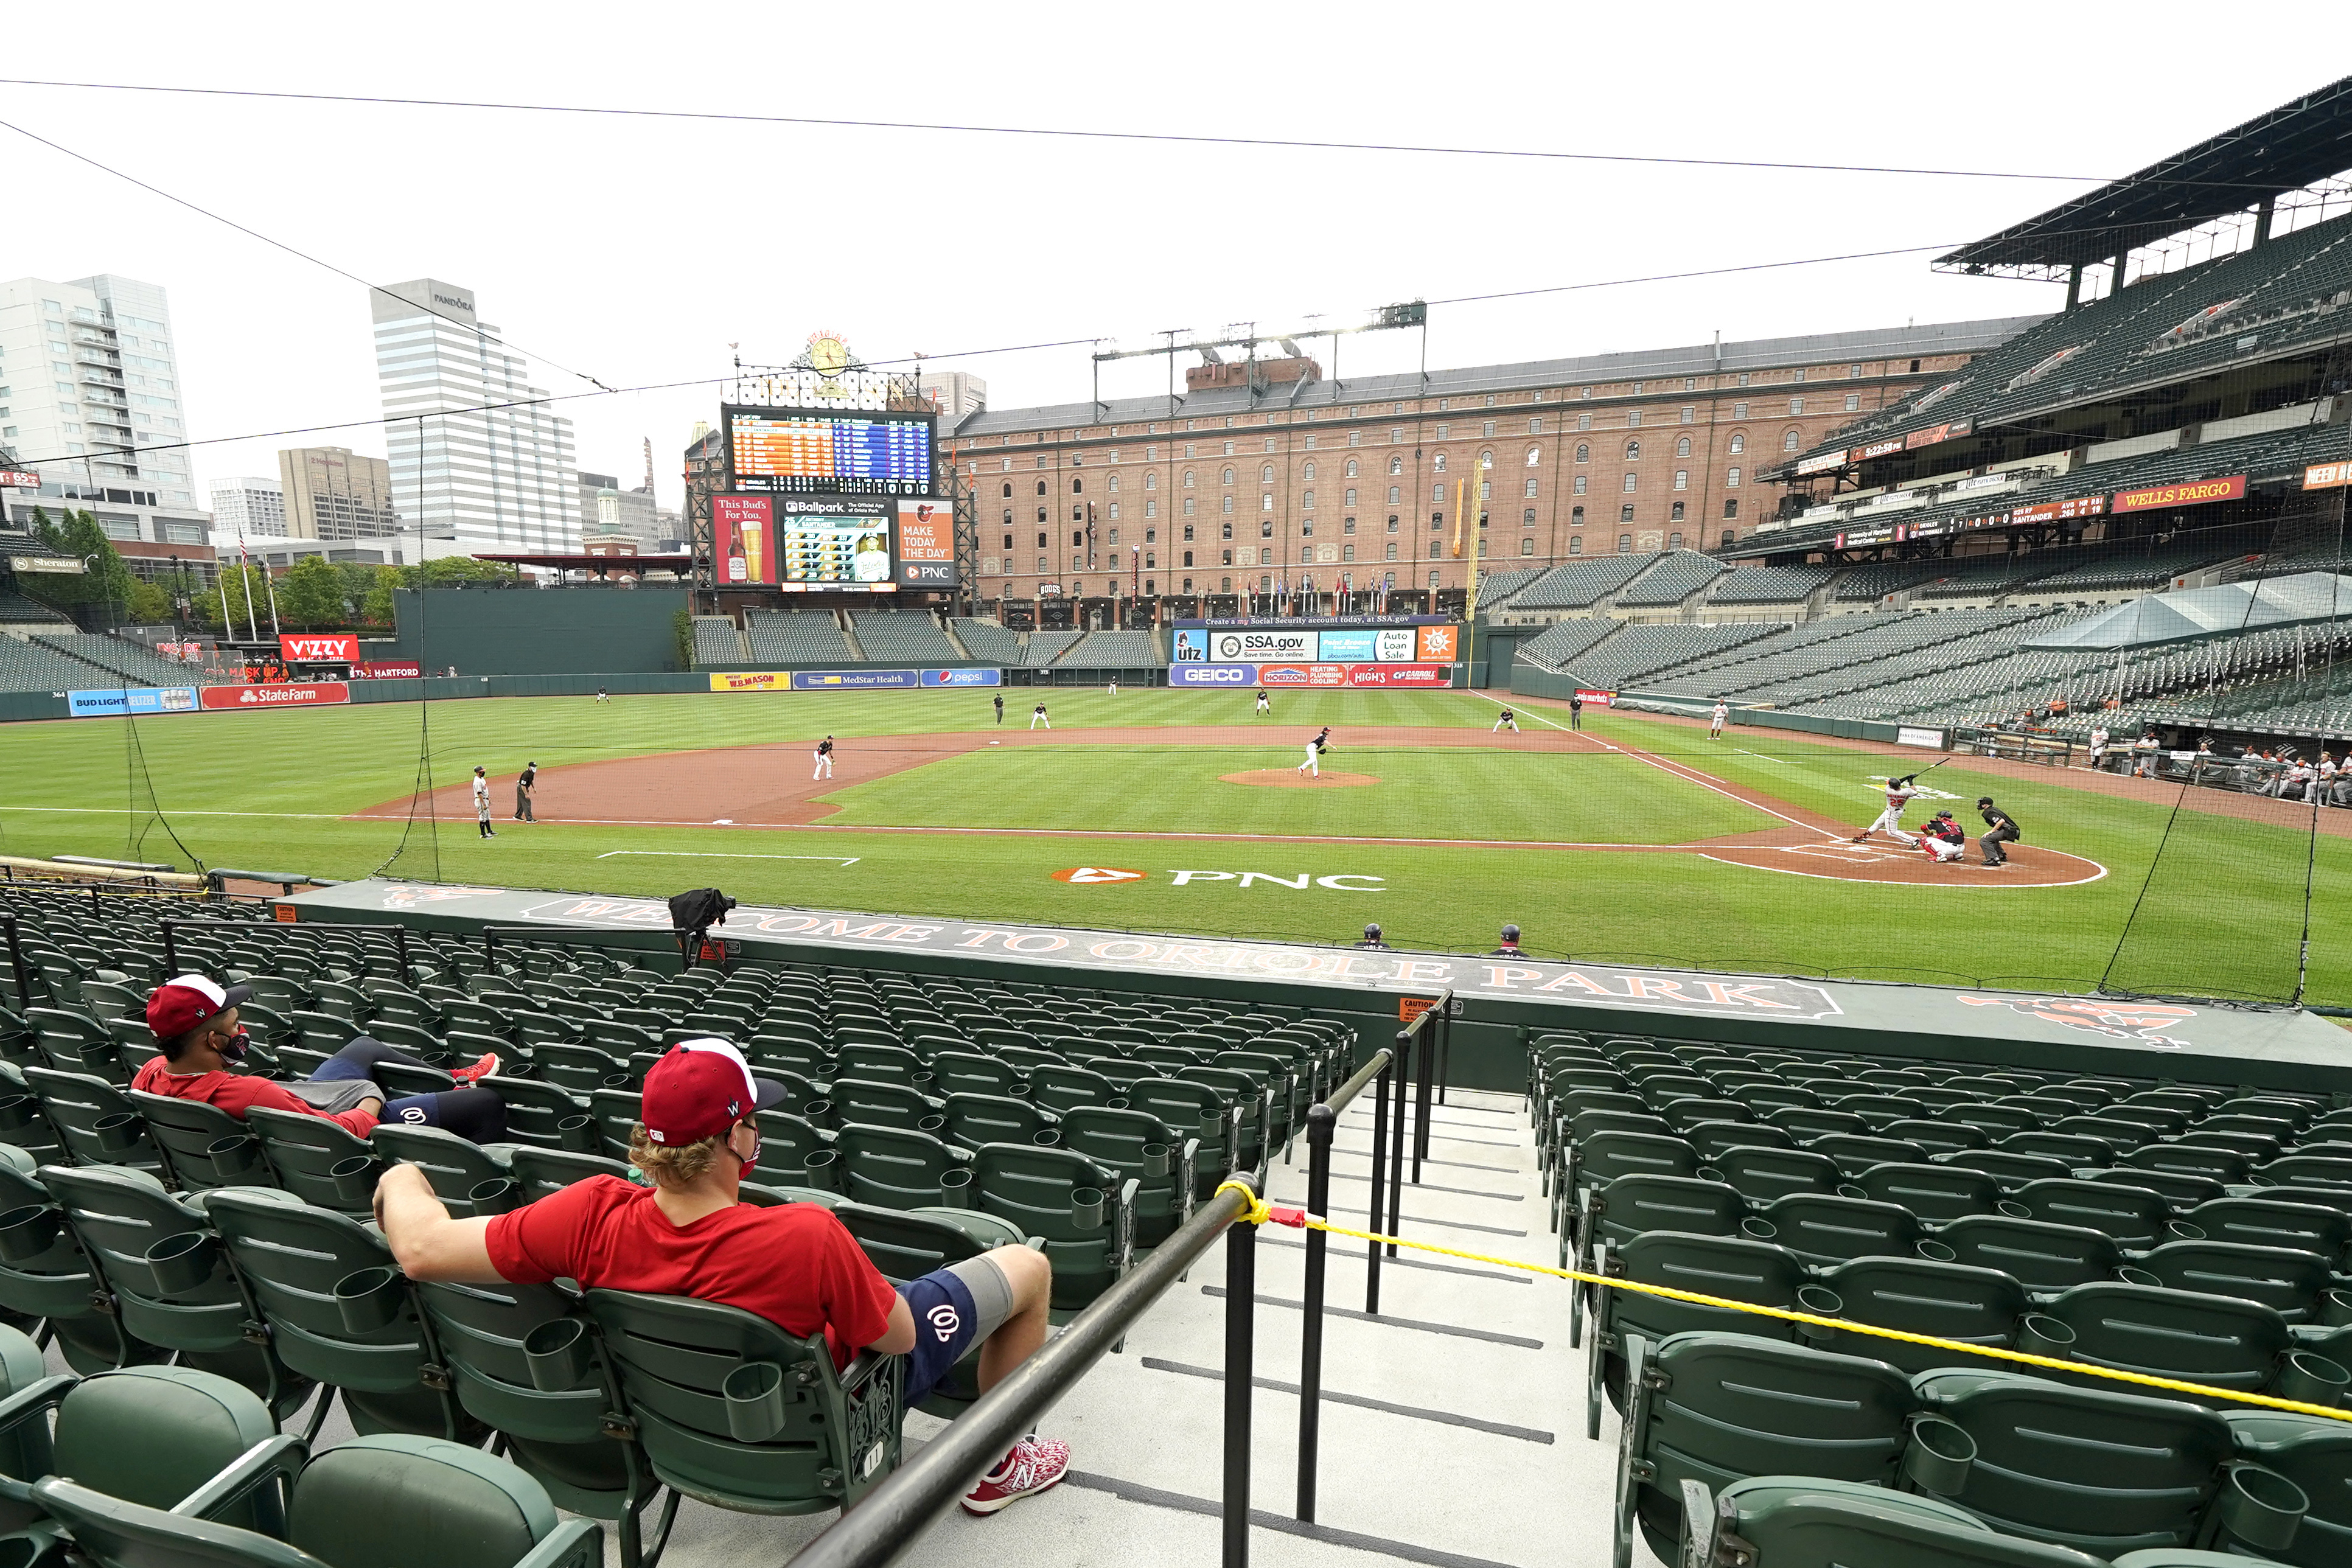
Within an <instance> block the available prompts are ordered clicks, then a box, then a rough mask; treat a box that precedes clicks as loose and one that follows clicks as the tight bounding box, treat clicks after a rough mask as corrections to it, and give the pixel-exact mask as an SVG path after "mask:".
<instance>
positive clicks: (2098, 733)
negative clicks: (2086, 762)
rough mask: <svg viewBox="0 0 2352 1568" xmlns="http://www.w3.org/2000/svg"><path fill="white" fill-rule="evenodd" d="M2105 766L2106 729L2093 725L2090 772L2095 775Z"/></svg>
mask: <svg viewBox="0 0 2352 1568" xmlns="http://www.w3.org/2000/svg"><path fill="white" fill-rule="evenodd" d="M2106 765H2107V727H2106V726H2105V725H2104V724H2095V725H2093V726H2092V727H2091V771H2092V772H2094V773H2096V772H2098V771H2099V770H2100V769H2101V768H2105V766H2106Z"/></svg>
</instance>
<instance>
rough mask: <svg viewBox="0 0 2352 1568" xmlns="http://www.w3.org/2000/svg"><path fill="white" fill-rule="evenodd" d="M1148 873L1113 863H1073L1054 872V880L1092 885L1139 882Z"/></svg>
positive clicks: (1078, 884) (1079, 884)
mask: <svg viewBox="0 0 2352 1568" xmlns="http://www.w3.org/2000/svg"><path fill="white" fill-rule="evenodd" d="M1148 874H1149V873H1145V872H1139V871H1127V870H1124V869H1122V868H1120V867H1118V866H1115V865H1074V866H1072V867H1070V868H1069V869H1068V870H1066V871H1057V872H1055V873H1054V880H1055V882H1066V883H1070V884H1071V885H1072V886H1093V885H1095V884H1097V883H1108V882H1141V881H1142V880H1143V879H1144V878H1145V876H1146V875H1148Z"/></svg>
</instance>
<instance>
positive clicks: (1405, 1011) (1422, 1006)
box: [1397, 997, 1437, 1023]
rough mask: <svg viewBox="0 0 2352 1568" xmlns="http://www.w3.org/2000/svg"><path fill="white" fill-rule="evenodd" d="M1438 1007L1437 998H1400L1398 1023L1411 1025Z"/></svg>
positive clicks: (1398, 1000)
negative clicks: (1413, 1021)
mask: <svg viewBox="0 0 2352 1568" xmlns="http://www.w3.org/2000/svg"><path fill="white" fill-rule="evenodd" d="M1436 1005H1437V998H1435V997H1399V998H1397V1022H1399V1023H1411V1022H1412V1020H1413V1019H1417V1018H1419V1017H1420V1016H1421V1015H1422V1014H1423V1013H1425V1012H1427V1011H1428V1010H1429V1009H1432V1008H1433V1007H1435V1006H1436Z"/></svg>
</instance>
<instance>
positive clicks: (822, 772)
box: [809, 735, 833, 780]
mask: <svg viewBox="0 0 2352 1568" xmlns="http://www.w3.org/2000/svg"><path fill="white" fill-rule="evenodd" d="M832 777H833V737H831V736H829V735H828V736H826V737H824V739H823V740H820V741H818V742H817V743H816V771H815V772H814V773H812V774H810V775H809V778H810V779H812V780H814V779H830V778H832Z"/></svg>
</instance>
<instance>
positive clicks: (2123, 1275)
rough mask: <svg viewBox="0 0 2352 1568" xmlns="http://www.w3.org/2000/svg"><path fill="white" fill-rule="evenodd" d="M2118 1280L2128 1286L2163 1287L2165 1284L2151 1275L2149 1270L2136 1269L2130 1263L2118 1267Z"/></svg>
mask: <svg viewBox="0 0 2352 1568" xmlns="http://www.w3.org/2000/svg"><path fill="white" fill-rule="evenodd" d="M2116 1279H2118V1280H2121V1281H2123V1282H2124V1283H2125V1284H2126V1285H2157V1286H2161V1285H2162V1284H2163V1283H2164V1281H2162V1280H2159V1279H2158V1278H2157V1277H2156V1276H2155V1275H2154V1274H2151V1273H2149V1272H2148V1271H2147V1270H2145V1269H2136V1268H2134V1267H2132V1266H2131V1265H2130V1264H2129V1263H2125V1264H2122V1265H2120V1266H2119V1267H2117V1269H2116Z"/></svg>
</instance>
